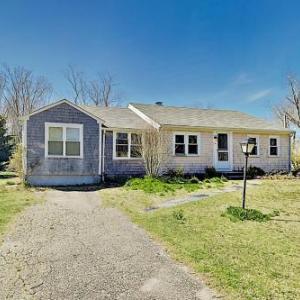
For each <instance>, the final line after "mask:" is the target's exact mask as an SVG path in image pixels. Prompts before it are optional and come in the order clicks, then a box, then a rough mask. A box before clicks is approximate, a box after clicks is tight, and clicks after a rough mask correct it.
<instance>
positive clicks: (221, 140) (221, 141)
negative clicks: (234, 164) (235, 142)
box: [218, 133, 228, 150]
mask: <svg viewBox="0 0 300 300" xmlns="http://www.w3.org/2000/svg"><path fill="white" fill-rule="evenodd" d="M218 149H222V150H227V149H228V143H227V134H225V133H219V134H218Z"/></svg>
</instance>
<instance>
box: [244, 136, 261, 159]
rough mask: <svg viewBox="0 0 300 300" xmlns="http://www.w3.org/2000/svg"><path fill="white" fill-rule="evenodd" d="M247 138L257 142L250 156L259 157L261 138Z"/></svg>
mask: <svg viewBox="0 0 300 300" xmlns="http://www.w3.org/2000/svg"><path fill="white" fill-rule="evenodd" d="M247 138H248V139H250V138H251V139H254V140H255V146H254V147H253V150H252V152H251V153H250V156H259V136H253V135H248V136H247Z"/></svg>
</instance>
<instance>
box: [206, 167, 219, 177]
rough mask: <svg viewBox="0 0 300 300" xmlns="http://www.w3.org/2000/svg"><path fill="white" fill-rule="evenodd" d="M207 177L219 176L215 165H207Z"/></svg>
mask: <svg viewBox="0 0 300 300" xmlns="http://www.w3.org/2000/svg"><path fill="white" fill-rule="evenodd" d="M204 174H205V178H212V177H217V176H218V173H217V171H216V169H215V168H214V167H206V168H205V170H204Z"/></svg>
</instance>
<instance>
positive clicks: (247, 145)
mask: <svg viewBox="0 0 300 300" xmlns="http://www.w3.org/2000/svg"><path fill="white" fill-rule="evenodd" d="M240 144H241V148H242V151H243V153H244V154H245V166H244V188H243V203H242V207H243V209H245V208H246V185H247V168H248V158H249V154H250V153H251V152H252V150H253V148H254V146H255V139H251V138H250V139H248V140H247V141H244V142H241V143H240Z"/></svg>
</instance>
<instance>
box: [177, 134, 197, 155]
mask: <svg viewBox="0 0 300 300" xmlns="http://www.w3.org/2000/svg"><path fill="white" fill-rule="evenodd" d="M179 137H180V138H179ZM182 137H183V138H182ZM199 146H200V135H199V134H195V133H184V134H182V133H175V134H174V146H173V151H174V155H175V156H195V155H199V149H200V148H199ZM195 147H196V148H195Z"/></svg>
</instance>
